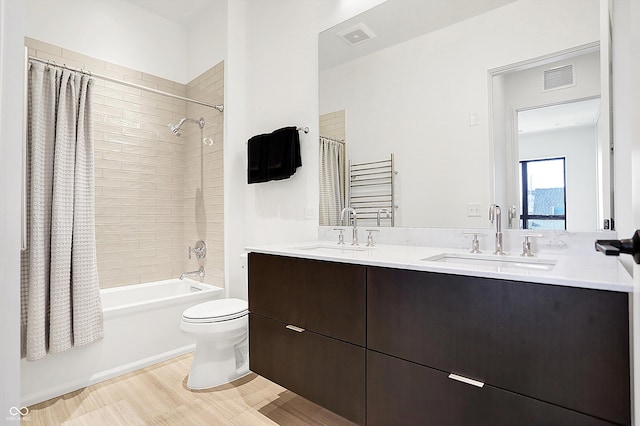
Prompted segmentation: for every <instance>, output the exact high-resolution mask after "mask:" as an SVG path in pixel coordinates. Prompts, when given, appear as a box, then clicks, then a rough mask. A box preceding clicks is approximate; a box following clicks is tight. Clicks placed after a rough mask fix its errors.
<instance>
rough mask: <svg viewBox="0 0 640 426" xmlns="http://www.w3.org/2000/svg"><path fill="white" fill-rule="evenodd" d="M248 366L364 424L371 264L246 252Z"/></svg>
mask: <svg viewBox="0 0 640 426" xmlns="http://www.w3.org/2000/svg"><path fill="white" fill-rule="evenodd" d="M249 311H250V316H249V348H250V356H249V368H250V369H251V370H252V371H254V372H256V373H258V374H260V375H262V376H264V377H266V378H268V379H269V380H272V381H274V382H276V383H278V384H280V385H282V386H284V387H286V388H287V389H290V390H291V391H293V392H295V393H297V394H299V395H301V396H303V397H305V398H307V399H309V400H311V401H314V402H316V403H318V404H320V405H322V406H324V407H326V408H328V409H329V410H331V411H333V412H335V413H337V414H340V415H341V416H343V417H345V418H347V419H350V420H352V421H354V422H356V423H358V424H364V423H365V357H366V352H365V348H364V346H365V343H366V334H365V333H366V267H364V266H360V265H350V264H343V263H342V264H341V263H334V262H322V261H316V260H307V259H296V258H289V257H284V256H272V255H265V254H257V253H250V254H249Z"/></svg>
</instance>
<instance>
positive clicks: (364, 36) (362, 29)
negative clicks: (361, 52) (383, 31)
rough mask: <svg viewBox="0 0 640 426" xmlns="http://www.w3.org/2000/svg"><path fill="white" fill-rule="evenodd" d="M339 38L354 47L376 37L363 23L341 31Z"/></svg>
mask: <svg viewBox="0 0 640 426" xmlns="http://www.w3.org/2000/svg"><path fill="white" fill-rule="evenodd" d="M338 36H339V37H340V38H342V39H343V40H344V41H345V42H347V43H348V44H350V45H352V46H353V45H356V44H359V43H362V42H363V41H367V40H371V39H372V38H375V37H376V35H375V34H374V33H373V31H371V29H370V28H369V27H367V26H366V25H365V24H363V23H360V24H357V25H354V26H352V27H349V28H347V29H346V30H342V31H340V32H339V33H338Z"/></svg>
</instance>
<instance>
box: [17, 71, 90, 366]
mask: <svg viewBox="0 0 640 426" xmlns="http://www.w3.org/2000/svg"><path fill="white" fill-rule="evenodd" d="M92 86H93V79H90V78H88V77H87V76H85V75H80V74H75V73H72V72H70V71H68V70H66V69H64V70H61V69H57V68H53V67H51V68H49V67H48V66H44V65H42V64H38V63H34V64H30V70H29V128H28V133H29V163H30V166H29V168H28V178H27V180H28V182H29V186H28V194H29V196H28V197H29V199H28V231H27V232H28V248H27V251H25V252H24V253H23V255H22V257H23V259H22V261H23V266H22V322H23V330H22V335H23V355H26V357H27V359H28V360H30V361H32V360H36V359H39V358H42V357H44V356H45V355H46V354H47V352H50V353H57V352H62V351H64V350H67V349H69V348H70V347H72V346H79V345H84V344H87V343H91V342H93V341H95V340H97V339H100V338H102V336H103V323H102V305H101V302H100V288H99V283H98V270H97V260H96V242H95V221H94V186H93V118H92V108H91V103H92V96H93V95H92V93H93V88H92Z"/></svg>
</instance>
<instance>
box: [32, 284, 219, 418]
mask: <svg viewBox="0 0 640 426" xmlns="http://www.w3.org/2000/svg"><path fill="white" fill-rule="evenodd" d="M100 295H101V298H102V305H103V310H104V339H102V340H100V341H98V342H95V343H92V344H89V345H86V346H79V347H74V348H71V349H69V350H68V351H66V352H63V353H59V354H52V355H47V356H46V357H44V358H43V359H40V360H38V361H34V362H27V361H26V360H24V359H22V360H21V364H20V370H21V371H20V375H21V392H20V394H21V403H22V405H23V406H29V405H33V404H36V403H38V402H42V401H46V400H47V399H51V398H54V397H56V396H60V395H64V394H65V393H68V392H72V391H74V390H77V389H81V388H83V387H85V386H89V385H91V384H94V383H98V382H101V381H103V380H107V379H110V378H113V377H116V376H119V375H122V374H126V373H129V372H131V371H134V370H138V369H140V368H143V367H146V366H148V365H151V364H155V363H158V362H161V361H165V360H167V359H170V358H174V357H176V356H179V355H182V354H185V353H187V352H190V351H192V350H194V349H195V342H193V341H192V340H190V339H189V338H187V337H185V336H183V335H182V333H181V332H180V318H181V317H182V312H183V311H184V310H185V309H186V308H188V307H189V306H192V305H195V304H197V303H202V302H206V301H207V300H213V299H219V298H222V297H224V289H222V288H220V287H216V286H212V285H208V284H202V283H199V282H197V281H193V280H190V279H185V280H183V281H181V280H179V279H172V280H164V281H157V282H151V283H145V284H136V285H130V286H123V287H116V288H109V289H104V290H101V291H100Z"/></svg>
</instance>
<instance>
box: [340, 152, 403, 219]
mask: <svg viewBox="0 0 640 426" xmlns="http://www.w3.org/2000/svg"><path fill="white" fill-rule="evenodd" d="M397 173H398V172H397V171H396V170H395V168H394V162H393V153H392V154H391V157H390V158H389V159H387V160H381V161H372V162H368V163H354V162H352V161H349V186H348V188H349V194H348V201H349V204H348V205H349V207H353V208H354V209H356V211H357V213H358V222H360V223H361V224H364V225H370V226H375V225H376V224H377V219H378V212H379V211H381V210H383V212H382V214H381V222H380V223H381V225H385V224H389V225H390V226H394V224H395V216H396V215H395V209H397V208H398V206H397V205H396V203H395V201H396V200H395V196H394V190H393V188H394V180H395V176H396V174H397ZM384 209H386V211H388V212H389V214H388V216H387V214H386V212H384ZM363 221H364V222H363Z"/></svg>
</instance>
